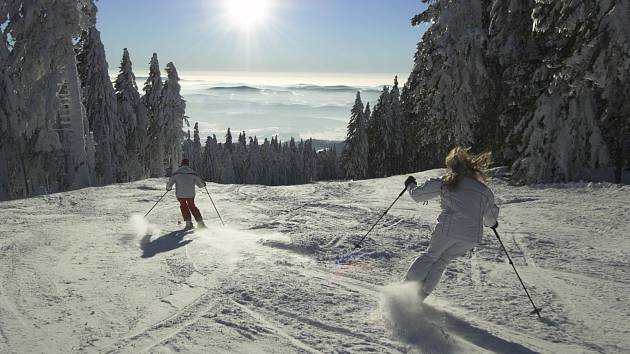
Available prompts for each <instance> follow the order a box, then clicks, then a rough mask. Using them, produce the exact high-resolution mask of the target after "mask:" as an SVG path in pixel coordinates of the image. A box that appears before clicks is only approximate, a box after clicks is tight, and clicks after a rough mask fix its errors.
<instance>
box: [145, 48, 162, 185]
mask: <svg viewBox="0 0 630 354" xmlns="http://www.w3.org/2000/svg"><path fill="white" fill-rule="evenodd" d="M162 86H163V84H162V78H161V76H160V64H159V62H158V58H157V54H156V53H153V56H152V57H151V61H150V63H149V77H148V78H147V81H146V82H145V83H144V87H143V88H142V90H143V91H144V95H143V96H142V98H141V101H142V104H143V105H144V107H145V108H146V112H147V121H148V128H147V132H148V134H147V135H148V138H149V141H148V144H147V150H146V154H145V158H146V163H145V165H146V166H147V168H148V169H149V174H150V176H151V177H163V176H164V174H165V170H164V139H165V136H164V124H165V122H164V121H163V119H164V117H165V116H164V115H160V114H159V113H160V97H161V95H162Z"/></svg>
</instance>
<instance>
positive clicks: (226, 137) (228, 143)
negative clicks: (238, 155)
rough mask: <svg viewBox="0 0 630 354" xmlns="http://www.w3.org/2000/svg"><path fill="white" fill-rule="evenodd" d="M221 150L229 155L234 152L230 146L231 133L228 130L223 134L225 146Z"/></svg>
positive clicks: (231, 145)
mask: <svg viewBox="0 0 630 354" xmlns="http://www.w3.org/2000/svg"><path fill="white" fill-rule="evenodd" d="M223 148H224V149H226V150H227V151H229V152H230V154H231V153H232V152H233V151H234V146H233V144H232V132H231V131H230V128H228V130H227V133H225V146H224V147H223Z"/></svg>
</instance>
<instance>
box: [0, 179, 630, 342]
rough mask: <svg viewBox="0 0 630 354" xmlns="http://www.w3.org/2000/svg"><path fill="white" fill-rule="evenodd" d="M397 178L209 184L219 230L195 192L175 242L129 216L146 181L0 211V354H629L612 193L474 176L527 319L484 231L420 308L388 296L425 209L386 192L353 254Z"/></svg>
mask: <svg viewBox="0 0 630 354" xmlns="http://www.w3.org/2000/svg"><path fill="white" fill-rule="evenodd" d="M440 172H441V171H427V172H423V173H418V174H416V178H417V179H418V180H419V181H422V180H424V179H427V178H430V177H434V176H437V175H439V174H440ZM404 179H405V176H396V177H390V178H386V179H376V180H365V181H358V182H329V183H314V184H308V185H303V186H291V187H265V186H254V185H249V186H238V185H215V184H209V190H210V192H211V193H212V194H213V195H212V196H213V198H214V201H215V203H216V205H217V208H218V209H219V211H220V212H221V213H222V216H223V219H224V220H225V222H226V225H227V226H226V227H221V226H220V222H219V220H218V218H217V217H216V214H215V212H214V209H213V207H212V204H211V203H210V199H209V198H208V196H207V195H205V194H201V193H198V195H197V203H198V206H199V207H200V208H201V210H202V213H203V214H204V216H205V217H206V223H207V224H208V225H209V226H210V227H209V228H208V229H207V230H195V231H188V232H181V231H179V230H180V229H181V228H182V227H183V225H178V223H177V222H178V219H179V218H180V215H179V208H178V204H177V202H176V200H175V197H174V195H173V194H172V193H171V194H168V195H167V196H166V197H165V198H164V200H163V201H162V202H161V203H160V204H158V206H157V207H156V208H155V209H154V210H153V212H152V213H151V214H150V215H149V216H148V217H147V218H146V219H143V218H142V215H144V213H146V211H148V210H149V208H150V207H151V206H152V205H153V204H154V203H155V201H157V200H158V199H159V197H160V196H161V194H162V193H163V189H164V185H165V182H166V181H165V180H163V179H152V180H145V181H140V182H134V183H129V184H118V185H112V186H107V187H100V188H86V189H81V190H78V191H73V192H66V193H59V194H53V195H46V196H41V197H34V198H29V199H23V200H16V201H10V202H3V203H1V204H0V219H1V220H2V223H1V225H0V352H1V353H27V352H33V353H71V352H82V353H83V352H88V353H91V352H104V353H142V352H158V353H163V352H177V351H179V352H193V353H207V352H236V353H259V352H269V353H272V352H273V353H278V352H286V353H294V352H305V353H311V352H314V353H320V352H322V353H330V352H339V353H341V352H343V353H365V352H376V353H399V352H403V353H407V352H411V353H424V352H426V353H441V352H443V353H458V352H459V353H488V352H490V353H491V352H496V353H538V352H540V353H628V352H630V326H628V323H630V301H629V298H628V294H630V266H629V261H630V252H629V248H630V247H629V246H630V241H629V240H628V235H630V205H629V203H628V201H630V188H629V187H627V186H624V187H622V186H619V185H614V184H606V183H598V184H586V183H576V184H562V185H560V184H559V185H540V186H530V187H515V186H510V185H509V184H508V183H506V182H504V181H502V180H500V179H495V180H493V181H491V183H490V187H491V188H492V189H493V190H494V192H495V195H496V197H497V203H498V205H499V207H500V208H501V215H500V218H499V222H500V226H499V232H500V235H501V236H502V240H503V242H504V243H505V246H506V247H507V249H508V250H509V252H510V255H511V257H512V259H513V260H514V263H515V265H516V267H517V269H518V270H519V273H520V274H521V276H522V277H523V279H524V281H525V284H526V285H527V287H528V290H529V291H530V293H531V295H532V297H533V299H534V301H535V302H536V304H537V305H538V306H541V307H542V316H543V320H542V321H540V320H538V319H537V318H536V316H532V315H530V314H529V312H530V311H531V309H532V308H531V304H530V303H529V300H528V299H527V297H526V296H525V293H524V292H523V289H522V288H521V286H520V284H519V282H518V279H517V278H516V276H515V275H514V272H513V270H512V268H511V266H510V265H509V264H508V262H507V258H506V256H505V254H504V253H503V252H502V250H501V249H500V247H499V245H498V242H497V241H496V239H495V238H494V236H492V234H491V233H490V230H486V232H485V234H486V237H485V239H484V241H483V243H482V244H481V245H480V246H479V247H477V248H476V249H475V250H474V251H472V252H470V253H469V254H467V255H466V256H463V257H461V258H459V259H457V260H456V261H454V262H453V263H452V264H450V265H449V267H448V268H447V271H446V272H445V274H444V277H443V279H442V282H441V283H440V285H439V286H438V288H437V290H436V291H435V292H434V293H433V294H432V295H431V296H429V297H428V298H427V300H426V305H424V306H423V305H421V304H420V302H419V301H418V299H417V298H416V297H415V296H414V294H415V293H416V292H417V289H414V285H413V284H401V283H400V280H401V279H402V277H403V275H404V273H405V270H406V268H407V266H408V265H409V263H410V262H411V261H412V260H413V258H414V257H415V256H416V255H418V254H420V253H421V252H423V251H424V250H425V248H426V247H427V245H428V242H429V238H430V234H431V231H432V228H433V227H434V225H435V220H436V217H437V214H438V212H439V203H438V201H437V200H435V201H432V202H430V203H429V205H425V206H423V205H421V204H415V203H413V202H412V201H411V199H410V198H409V197H408V196H403V197H402V198H401V199H400V201H399V202H398V203H397V204H396V205H394V207H393V208H392V209H391V211H390V213H389V214H388V215H386V216H385V217H384V218H383V220H382V221H381V223H380V224H379V225H378V226H377V227H376V228H375V229H374V231H373V232H372V233H371V234H370V235H369V237H368V238H367V239H366V241H365V243H364V247H363V248H360V249H356V250H355V249H354V247H353V242H355V241H356V240H358V239H359V238H360V237H361V236H363V234H364V233H365V232H366V231H367V230H368V229H369V227H370V225H371V223H373V222H374V221H375V220H376V219H377V218H378V217H379V215H380V214H381V213H382V212H383V210H385V208H386V207H387V206H388V205H389V204H390V203H391V202H392V201H393V200H394V199H395V197H396V196H397V194H398V193H399V192H400V191H401V190H402V182H403V181H404ZM147 235H150V236H147Z"/></svg>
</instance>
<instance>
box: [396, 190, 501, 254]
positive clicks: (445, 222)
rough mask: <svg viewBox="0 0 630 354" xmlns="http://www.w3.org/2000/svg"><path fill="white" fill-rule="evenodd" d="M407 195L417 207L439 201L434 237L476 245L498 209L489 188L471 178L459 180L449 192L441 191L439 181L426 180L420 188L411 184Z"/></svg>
mask: <svg viewBox="0 0 630 354" xmlns="http://www.w3.org/2000/svg"><path fill="white" fill-rule="evenodd" d="M407 191H408V192H409V195H410V196H411V198H413V200H415V201H416V202H418V203H419V202H424V201H427V200H429V199H431V198H435V197H438V196H440V197H441V201H440V206H441V207H442V212H441V213H440V215H439V216H438V223H437V225H436V226H435V230H434V231H433V235H434V236H436V235H438V234H441V235H444V236H447V237H451V238H455V239H458V240H464V241H469V242H474V243H479V242H481V237H482V235H483V226H484V225H485V226H488V227H491V226H494V224H495V223H496V222H497V218H498V217H499V208H498V207H497V206H496V204H495V203H494V194H493V193H492V191H491V190H490V188H488V187H487V186H486V185H485V184H483V183H481V182H479V181H477V180H474V179H471V178H463V179H462V180H461V181H460V182H459V185H458V186H457V188H456V189H455V190H454V191H452V192H451V191H449V190H448V189H446V188H445V187H443V182H442V178H432V179H429V180H427V181H426V182H424V183H423V184H422V185H420V186H418V185H416V184H415V183H412V184H410V185H409V186H408V187H407Z"/></svg>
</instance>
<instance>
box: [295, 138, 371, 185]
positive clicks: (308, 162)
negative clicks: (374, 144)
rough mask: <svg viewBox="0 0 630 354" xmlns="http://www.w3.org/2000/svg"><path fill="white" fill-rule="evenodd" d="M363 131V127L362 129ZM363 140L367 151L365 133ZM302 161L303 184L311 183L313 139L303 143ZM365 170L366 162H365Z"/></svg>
mask: <svg viewBox="0 0 630 354" xmlns="http://www.w3.org/2000/svg"><path fill="white" fill-rule="evenodd" d="M363 129H364V130H365V126H364V128H363ZM364 138H365V150H366V151H367V133H365V134H364ZM302 155H303V157H302V160H303V161H304V183H311V182H313V181H314V180H315V171H316V168H317V166H316V162H315V161H316V156H315V150H313V139H308V140H307V141H306V142H304V149H303V152H302ZM366 168H367V161H366Z"/></svg>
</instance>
